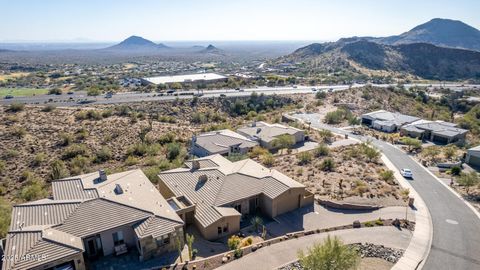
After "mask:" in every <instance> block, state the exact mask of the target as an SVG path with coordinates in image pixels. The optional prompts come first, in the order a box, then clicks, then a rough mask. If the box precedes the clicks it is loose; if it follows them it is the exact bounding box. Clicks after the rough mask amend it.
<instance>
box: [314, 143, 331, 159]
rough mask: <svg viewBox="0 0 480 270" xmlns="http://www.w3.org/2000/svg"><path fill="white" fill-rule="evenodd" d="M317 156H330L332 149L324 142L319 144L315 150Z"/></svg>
mask: <svg viewBox="0 0 480 270" xmlns="http://www.w3.org/2000/svg"><path fill="white" fill-rule="evenodd" d="M313 153H314V155H315V157H322V156H328V155H329V154H330V149H329V148H328V146H327V145H325V144H324V143H321V144H319V145H318V146H317V147H316V148H315V150H313Z"/></svg>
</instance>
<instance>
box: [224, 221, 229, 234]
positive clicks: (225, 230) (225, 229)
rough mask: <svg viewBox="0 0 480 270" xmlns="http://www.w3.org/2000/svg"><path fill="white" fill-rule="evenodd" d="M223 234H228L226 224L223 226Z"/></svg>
mask: <svg viewBox="0 0 480 270" xmlns="http://www.w3.org/2000/svg"><path fill="white" fill-rule="evenodd" d="M223 232H224V233H228V223H227V224H225V226H223Z"/></svg>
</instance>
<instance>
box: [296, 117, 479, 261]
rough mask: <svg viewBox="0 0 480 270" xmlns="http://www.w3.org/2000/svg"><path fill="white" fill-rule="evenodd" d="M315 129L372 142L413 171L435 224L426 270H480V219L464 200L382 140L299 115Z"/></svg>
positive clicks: (413, 183)
mask: <svg viewBox="0 0 480 270" xmlns="http://www.w3.org/2000/svg"><path fill="white" fill-rule="evenodd" d="M293 116H294V117H296V118H300V119H303V120H304V121H307V122H310V123H311V126H312V127H314V128H323V129H329V130H332V131H333V132H335V133H339V134H349V136H351V137H353V138H357V139H360V140H363V141H366V140H367V139H369V140H371V141H372V143H373V145H375V146H376V147H377V148H378V149H379V150H381V151H382V152H383V153H384V154H385V155H386V156H387V158H388V159H389V160H390V161H391V162H392V163H393V164H394V165H395V167H396V168H397V169H399V170H400V169H401V168H409V169H411V170H412V172H413V175H414V179H413V180H411V181H410V184H411V185H412V186H413V188H414V189H415V190H416V191H417V192H418V193H419V194H420V196H421V197H422V199H423V200H424V201H425V203H426V205H427V207H428V209H429V211H430V215H431V217H432V222H433V239H432V246H431V250H430V253H429V256H428V258H427V260H426V262H425V264H424V267H423V269H427V270H438V269H452V270H453V269H455V270H456V269H465V270H467V269H480V219H479V217H478V216H477V215H476V214H475V212H474V211H473V210H472V209H471V208H470V207H468V206H467V205H466V204H465V203H464V202H463V201H462V200H461V199H460V198H458V197H457V196H456V195H455V194H453V193H452V192H451V191H450V190H449V189H447V188H446V187H445V186H444V185H442V184H441V183H440V182H439V181H438V180H437V179H435V178H434V177H433V176H432V175H431V174H430V173H428V172H427V171H426V169H425V168H424V167H422V166H421V165H420V164H418V163H417V162H415V161H414V160H413V159H412V158H411V157H410V156H409V155H407V154H406V153H404V152H403V151H401V150H400V149H398V148H397V147H395V146H393V145H391V144H388V143H386V142H384V141H381V140H376V139H373V138H369V137H368V138H367V137H365V136H358V135H353V134H351V133H350V132H349V131H345V130H342V129H337V128H333V127H330V126H328V125H325V124H322V123H320V122H319V121H318V119H319V118H318V116H317V115H315V114H296V115H293Z"/></svg>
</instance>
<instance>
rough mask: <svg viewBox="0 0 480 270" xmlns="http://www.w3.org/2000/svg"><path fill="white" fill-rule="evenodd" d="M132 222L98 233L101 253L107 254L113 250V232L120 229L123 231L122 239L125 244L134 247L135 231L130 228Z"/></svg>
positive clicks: (135, 243) (135, 240) (130, 247)
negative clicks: (100, 241)
mask: <svg viewBox="0 0 480 270" xmlns="http://www.w3.org/2000/svg"><path fill="white" fill-rule="evenodd" d="M132 225H133V224H128V225H125V226H122V227H117V228H115V229H111V230H108V231H104V232H102V233H100V239H101V240H102V249H103V255H104V256H108V255H111V254H113V253H114V252H115V249H114V245H113V235H112V234H113V233H114V232H118V231H122V232H123V239H124V241H125V244H127V247H128V249H129V250H130V249H132V248H136V246H137V239H136V236H135V232H134V231H133V228H132Z"/></svg>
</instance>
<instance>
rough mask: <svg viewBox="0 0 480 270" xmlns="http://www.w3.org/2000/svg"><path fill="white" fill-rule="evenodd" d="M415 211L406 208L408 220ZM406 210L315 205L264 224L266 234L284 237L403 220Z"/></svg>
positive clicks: (402, 208) (399, 208)
mask: <svg viewBox="0 0 480 270" xmlns="http://www.w3.org/2000/svg"><path fill="white" fill-rule="evenodd" d="M414 211H415V210H412V209H410V208H408V212H407V213H408V215H407V217H408V219H409V220H411V221H415V213H414ZM405 212H406V208H405V207H401V206H395V207H385V208H380V209H378V210H374V211H359V210H340V209H333V208H328V209H327V208H325V207H323V206H321V205H319V204H317V203H315V204H314V206H313V207H304V208H301V209H298V210H295V211H292V212H289V213H286V214H283V215H280V216H277V217H275V221H273V222H270V223H268V224H266V227H267V232H268V233H269V234H270V235H271V236H273V237H276V236H280V235H284V234H286V233H289V232H295V231H301V230H315V229H323V228H331V227H336V226H342V225H349V224H352V223H353V222H354V221H355V220H359V221H360V222H366V221H371V220H376V219H378V218H382V219H395V218H398V219H402V218H405Z"/></svg>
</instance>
